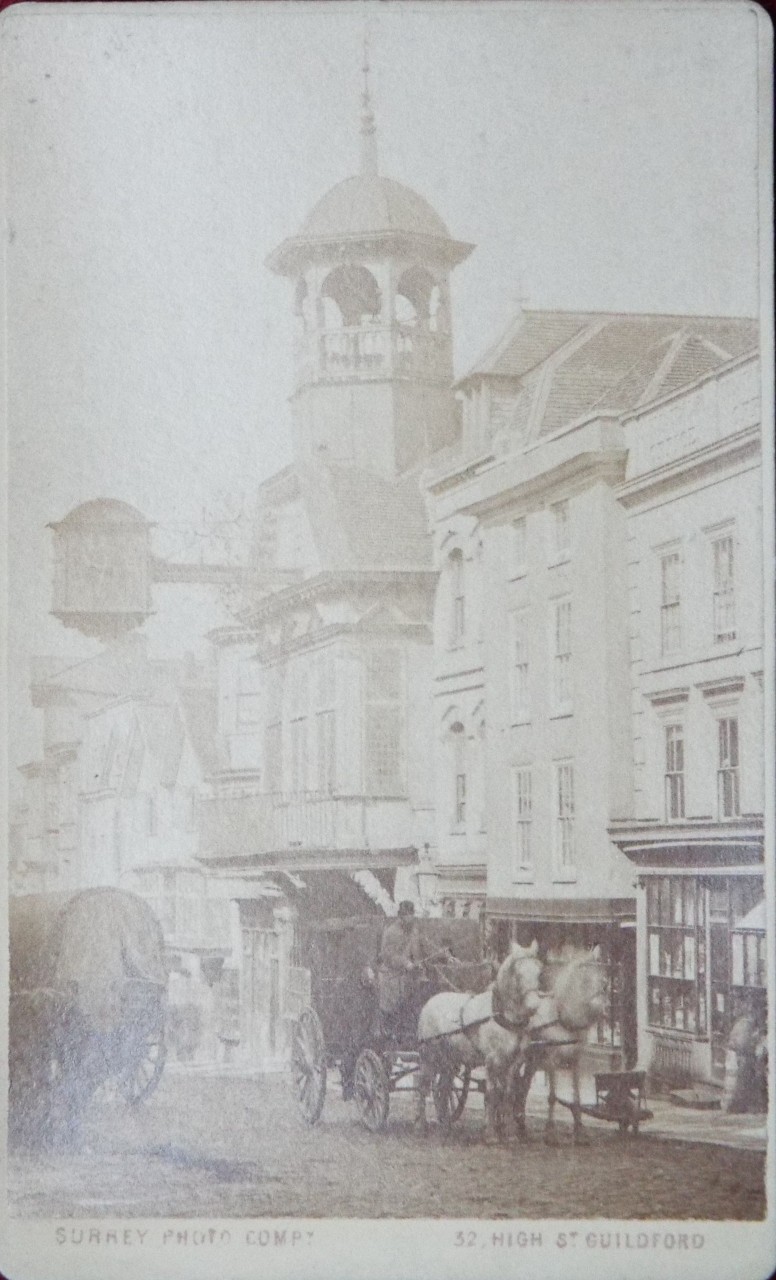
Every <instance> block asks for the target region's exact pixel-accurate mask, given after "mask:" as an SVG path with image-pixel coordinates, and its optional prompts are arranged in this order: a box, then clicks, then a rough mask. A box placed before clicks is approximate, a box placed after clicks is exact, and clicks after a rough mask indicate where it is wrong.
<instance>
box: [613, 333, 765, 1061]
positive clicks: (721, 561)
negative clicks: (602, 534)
mask: <svg viewBox="0 0 776 1280" xmlns="http://www.w3.org/2000/svg"><path fill="white" fill-rule="evenodd" d="M625 434H626V439H627V444H628V465H627V469H626V474H625V477H624V480H623V483H622V484H621V486H620V488H619V491H618V500H619V502H620V504H621V506H622V507H623V510H624V511H625V513H626V518H627V525H628V564H629V586H630V633H631V684H632V692H631V698H632V721H631V722H632V733H633V750H632V756H633V761H634V788H633V814H632V817H631V819H630V820H628V821H618V822H615V823H613V824H612V827H611V834H612V838H613V839H614V840H615V841H616V843H617V845H618V846H619V848H620V849H622V850H623V851H624V852H625V854H626V855H627V856H628V858H629V859H630V860H631V863H632V864H633V867H634V871H636V872H637V873H638V885H639V888H638V948H639V955H638V972H639V982H638V1009H639V1026H640V1034H641V1043H640V1054H641V1057H642V1059H643V1060H644V1061H645V1062H647V1063H649V1064H650V1066H651V1068H652V1070H653V1074H655V1075H656V1076H659V1077H661V1078H663V1079H665V1080H666V1081H667V1082H669V1083H676V1084H688V1083H689V1082H690V1081H691V1080H700V1081H705V1082H707V1083H712V1084H721V1083H722V1079H723V1075H724V1070H725V1055H726V1048H727V1041H728V1037H729V1034H730V1030H731V1027H732V1025H733V1022H734V1021H735V1020H736V1018H737V1017H739V1016H740V1015H741V1014H742V1013H744V1012H746V1011H747V1009H751V1010H753V1011H754V1012H755V1013H756V1015H757V1016H758V1017H760V1018H761V1019H763V1020H764V1018H765V1013H766V991H765V986H766V940H765V928H764V912H763V911H762V906H761V905H760V904H762V903H763V900H764V885H763V785H764V777H763V735H764V719H763V595H764V592H763V564H762V546H763V529H762V473H761V422H760V370H759V362H758V359H757V355H756V352H749V353H747V354H745V355H743V356H741V357H740V358H738V359H734V360H732V361H729V362H727V363H725V364H723V365H722V366H721V367H720V368H719V369H717V370H715V371H714V372H713V373H710V374H707V375H706V376H705V377H702V378H700V379H697V380H696V381H695V383H694V384H692V385H691V386H688V387H685V388H683V389H681V390H679V391H677V392H674V393H673V394H670V395H668V396H666V397H663V398H661V400H660V401H659V402H658V403H656V404H654V405H650V406H648V407H645V409H644V410H642V411H637V412H636V413H634V414H632V415H630V416H629V417H628V418H627V419H626V421H625ZM758 906H759V917H758ZM747 921H749V925H747Z"/></svg>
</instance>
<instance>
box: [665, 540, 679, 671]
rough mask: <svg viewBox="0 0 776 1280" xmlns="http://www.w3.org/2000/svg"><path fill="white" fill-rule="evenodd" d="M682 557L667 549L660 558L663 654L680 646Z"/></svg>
mask: <svg viewBox="0 0 776 1280" xmlns="http://www.w3.org/2000/svg"><path fill="white" fill-rule="evenodd" d="M681 576H682V558H681V556H680V554H679V552H678V551H669V552H668V553H667V554H666V555H664V556H661V559H660V649H661V652H662V653H663V654H665V655H667V654H672V653H678V651H679V649H681V647H682V597H681V587H682V583H681Z"/></svg>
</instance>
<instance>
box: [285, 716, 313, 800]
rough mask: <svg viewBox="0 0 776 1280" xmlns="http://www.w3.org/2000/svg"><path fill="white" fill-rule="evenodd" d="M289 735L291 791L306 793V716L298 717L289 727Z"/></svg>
mask: <svg viewBox="0 0 776 1280" xmlns="http://www.w3.org/2000/svg"><path fill="white" fill-rule="evenodd" d="M289 728H290V734H291V790H292V791H293V792H300V791H307V789H308V785H309V783H308V775H307V716H299V717H298V718H297V719H296V720H292V721H291V724H290V726H289Z"/></svg>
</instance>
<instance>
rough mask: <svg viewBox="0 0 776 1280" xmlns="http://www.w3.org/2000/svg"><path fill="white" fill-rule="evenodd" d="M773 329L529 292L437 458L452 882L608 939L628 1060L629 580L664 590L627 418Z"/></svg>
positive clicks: (613, 1006)
mask: <svg viewBox="0 0 776 1280" xmlns="http://www.w3.org/2000/svg"><path fill="white" fill-rule="evenodd" d="M755 342H756V331H755V326H754V325H753V324H752V322H749V321H736V320H731V321H726V320H719V321H717V320H713V319H703V318H696V317H663V316H638V315H631V316H610V315H588V314H572V313H555V312H526V313H524V314H522V315H520V316H519V317H518V318H517V319H516V321H515V322H514V324H513V325H512V326H510V328H509V329H508V330H507V332H506V333H505V334H504V336H503V338H502V339H501V340H500V341H499V342H498V343H497V344H495V346H494V347H493V348H491V350H490V351H488V352H486V353H485V355H484V356H483V358H482V360H481V361H479V362H478V363H477V365H475V367H474V368H473V369H472V370H471V372H470V373H469V374H468V375H467V376H466V377H465V378H464V379H462V380H461V381H460V382H459V384H458V390H459V394H460V396H461V398H462V400H463V441H462V447H461V450H460V452H459V453H458V454H457V455H456V457H455V459H454V461H452V460H448V461H447V465H446V466H445V467H444V468H442V469H438V470H437V471H436V472H434V473H432V474H430V475H429V477H428V489H429V495H430V501H431V506H432V513H433V521H434V527H435V546H436V551H437V564H438V567H439V569H440V571H441V577H440V585H439V591H438V601H437V611H436V630H435V639H436V645H435V648H436V679H435V695H436V697H435V703H436V712H435V721H436V731H437V753H438V776H439V785H438V791H437V795H438V809H437V829H438V838H437V846H438V854H437V857H438V861H439V871H440V881H441V883H440V890H439V892H440V894H441V896H442V897H443V898H445V897H447V896H448V895H449V896H451V897H452V898H455V897H456V896H457V895H456V886H457V885H459V884H460V883H461V882H465V881H467V879H468V883H467V884H466V887H467V890H469V891H471V890H472V889H474V888H475V885H476V884H477V883H478V884H479V886H480V892H481V893H482V894H483V895H485V903H484V905H485V910H486V913H487V918H488V926H489V930H490V933H491V937H492V939H493V941H494V945H495V947H496V950H497V951H499V952H502V951H503V949H504V948H505V946H506V945H507V942H508V940H509V938H510V937H516V938H518V939H520V940H521V941H523V942H528V941H530V939H531V937H532V936H536V937H538V939H539V941H540V943H541V945H542V946H543V948H544V949H545V950H547V949H550V948H551V947H553V946H557V945H560V944H562V943H563V942H574V943H576V944H578V945H593V944H594V943H598V944H600V945H601V947H602V952H603V955H604V957H605V960H606V962H607V964H608V966H609V975H610V1002H609V1009H608V1013H607V1016H606V1017H605V1019H604V1020H603V1021H602V1024H601V1026H600V1027H599V1028H598V1039H599V1041H600V1043H601V1044H602V1045H605V1046H608V1047H609V1049H610V1050H612V1051H614V1052H616V1053H618V1054H620V1053H621V1054H622V1056H623V1057H624V1058H625V1059H626V1060H627V1061H631V1062H632V1061H634V1060H635V1058H636V1054H637V1034H636V1025H635V1009H636V998H635V997H636V961H637V958H636V885H637V876H636V873H635V870H634V867H633V865H632V862H631V861H629V859H628V858H627V857H626V856H624V854H623V851H622V849H621V848H620V847H619V843H618V842H615V841H613V840H612V839H611V837H610V834H609V829H610V827H611V825H612V823H614V822H625V821H626V820H627V819H629V818H630V817H631V815H632V814H633V812H634V804H635V803H636V800H635V798H634V796H635V792H634V788H637V787H638V788H641V787H643V786H644V785H646V783H645V778H644V772H643V769H642V768H641V765H640V763H639V762H638V757H634V754H633V727H632V723H633V722H632V714H631V706H630V689H631V679H632V666H631V648H630V644H631V639H630V635H629V631H630V620H631V616H632V614H631V609H632V608H634V607H635V606H634V605H633V604H632V592H633V591H636V592H637V593H638V594H639V595H640V593H641V592H642V590H643V589H645V588H644V587H643V586H642V584H640V583H637V584H636V585H635V586H634V585H633V584H632V583H630V582H629V576H628V570H629V550H628V548H629V546H630V545H631V544H630V541H629V537H630V535H629V520H630V518H631V516H630V508H629V506H627V505H626V504H625V502H624V501H623V493H624V492H625V490H624V489H623V485H625V484H626V480H627V477H628V475H629V468H630V467H632V465H633V463H632V462H631V461H630V458H631V452H632V450H633V449H634V447H636V442H637V441H638V439H639V428H637V427H636V426H635V425H633V426H631V425H630V423H631V422H633V423H634V424H635V421H636V418H635V417H633V416H632V415H633V413H634V411H635V412H636V413H638V414H639V417H641V416H643V415H642V413H641V409H640V407H641V406H642V405H647V404H651V403H652V402H654V401H655V400H656V399H662V398H664V397H665V396H666V395H672V394H675V392H676V389H677V388H681V387H683V386H685V385H686V384H689V383H692V382H693V381H695V380H696V379H697V378H698V376H701V377H702V376H704V374H705V373H706V372H707V371H709V370H711V369H714V370H716V369H718V368H720V367H722V366H723V365H725V364H726V363H728V362H729V361H730V359H731V358H733V359H735V358H738V357H740V356H741V355H742V353H744V352H747V351H750V350H751V349H752V347H753V345H754V343H755ZM629 415H631V416H630V417H629ZM626 422H627V423H628V425H627V426H626ZM688 515H689V513H688ZM682 518H683V514H682V513H680V514H679V515H678V517H677V524H678V525H681V521H682ZM748 518H749V519H750V521H751V523H752V529H751V533H750V534H749V535H748V536H749V537H750V540H751V539H756V538H757V536H758V533H757V530H756V528H755V527H754V516H753V515H752V516H751V517H748ZM655 519H656V521H657V522H658V523H660V520H661V516H660V515H659V514H657V515H655ZM664 523H665V522H664ZM758 582H759V578H758ZM755 732H756V731H755ZM648 750H649V751H650V752H652V753H654V751H655V750H656V747H655V745H654V743H652V744H650V746H649V748H648ZM462 799H463V800H464V803H463V804H462Z"/></svg>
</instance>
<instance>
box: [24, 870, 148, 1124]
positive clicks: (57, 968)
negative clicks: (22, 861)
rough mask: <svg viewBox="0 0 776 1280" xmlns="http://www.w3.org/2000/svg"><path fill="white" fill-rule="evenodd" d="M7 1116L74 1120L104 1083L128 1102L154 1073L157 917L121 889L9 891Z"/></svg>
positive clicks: (142, 1095) (138, 1095) (145, 1094)
mask: <svg viewBox="0 0 776 1280" xmlns="http://www.w3.org/2000/svg"><path fill="white" fill-rule="evenodd" d="M9 943H10V957H9V958H10V1005H9V1096H10V1119H11V1125H12V1127H13V1128H14V1129H15V1130H17V1131H21V1132H24V1131H28V1130H30V1129H32V1130H35V1131H41V1132H42V1133H45V1132H46V1131H52V1132H53V1131H55V1130H56V1129H57V1128H59V1127H61V1126H62V1125H64V1126H66V1127H72V1125H73V1123H74V1122H75V1121H76V1120H77V1118H78V1115H79V1114H80V1112H81V1110H82V1109H83V1107H84V1106H85V1104H86V1102H87V1101H88V1100H89V1099H90V1098H91V1097H92V1095H93V1094H94V1093H95V1092H96V1090H97V1089H98V1088H100V1087H101V1086H103V1085H106V1084H108V1083H111V1084H113V1085H114V1086H115V1087H116V1088H117V1089H118V1091H119V1092H120V1093H121V1094H122V1095H123V1096H124V1097H125V1098H126V1100H127V1101H128V1102H129V1103H131V1104H134V1103H137V1102H140V1101H141V1100H142V1099H143V1098H146V1097H148V1095H149V1094H150V1093H151V1092H152V1091H153V1089H154V1088H155V1087H156V1085H157V1084H158V1082H159V1078H160V1076H161V1073H162V1070H163V1067H164V1059H165V1042H164V1023H165V992H166V986H167V970H166V965H165V962H164V953H163V949H164V942H163V937H162V931H161V927H160V925H159V922H158V920H157V919H156V916H155V915H154V913H153V911H152V910H151V908H150V907H149V906H148V904H147V903H146V902H144V901H143V899H142V898H139V897H137V896H136V895H135V894H132V893H128V892H126V891H124V890H121V889H112V888H97V889H86V890H83V891H81V892H78V893H75V894H30V895H25V896H23V897H16V898H13V897H12V898H11V899H10V900H9Z"/></svg>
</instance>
